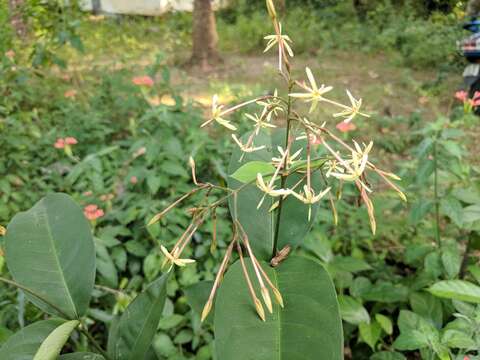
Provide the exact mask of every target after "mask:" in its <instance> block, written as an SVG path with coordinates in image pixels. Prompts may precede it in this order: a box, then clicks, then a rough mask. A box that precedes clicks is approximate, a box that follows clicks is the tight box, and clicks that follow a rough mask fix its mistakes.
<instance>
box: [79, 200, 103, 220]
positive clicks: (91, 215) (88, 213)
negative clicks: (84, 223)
mask: <svg viewBox="0 0 480 360" xmlns="http://www.w3.org/2000/svg"><path fill="white" fill-rule="evenodd" d="M83 214H84V215H85V217H86V218H87V219H88V220H90V221H95V220H97V219H98V218H101V217H102V216H103V215H105V213H104V212H103V210H102V209H100V208H99V207H98V206H97V205H95V204H90V205H87V206H85V207H84V208H83Z"/></svg>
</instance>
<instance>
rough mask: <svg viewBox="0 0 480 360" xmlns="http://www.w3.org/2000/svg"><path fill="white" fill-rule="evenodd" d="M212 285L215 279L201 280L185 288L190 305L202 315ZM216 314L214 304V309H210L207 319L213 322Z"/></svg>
mask: <svg viewBox="0 0 480 360" xmlns="http://www.w3.org/2000/svg"><path fill="white" fill-rule="evenodd" d="M212 286H213V281H200V282H198V283H196V284H194V285H191V286H189V287H187V288H185V289H184V292H185V295H186V296H187V301H188V303H189V305H190V306H191V308H192V309H193V310H194V311H195V312H196V313H197V314H198V315H199V316H201V315H202V311H203V307H204V306H205V303H206V302H207V300H208V296H209V295H210V291H211V290H212ZM214 314H215V304H214V305H213V306H212V310H210V314H209V315H208V316H207V318H206V319H205V321H207V322H209V323H213V319H214Z"/></svg>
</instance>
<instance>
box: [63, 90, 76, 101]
mask: <svg viewBox="0 0 480 360" xmlns="http://www.w3.org/2000/svg"><path fill="white" fill-rule="evenodd" d="M63 96H64V97H66V98H67V99H69V98H74V97H75V96H77V90H75V89H70V90H67V91H65V92H64V93H63Z"/></svg>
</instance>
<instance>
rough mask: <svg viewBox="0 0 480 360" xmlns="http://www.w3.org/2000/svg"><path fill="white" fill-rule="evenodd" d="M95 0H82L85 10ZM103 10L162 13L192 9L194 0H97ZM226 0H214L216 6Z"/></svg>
mask: <svg viewBox="0 0 480 360" xmlns="http://www.w3.org/2000/svg"><path fill="white" fill-rule="evenodd" d="M94 1H95V0H81V1H80V6H81V7H82V9H83V10H86V11H90V10H92V7H93V6H92V3H93V2H94ZM97 1H99V3H100V9H101V11H102V12H105V13H110V14H136V15H151V16H154V15H161V14H164V13H166V12H168V11H172V10H175V11H192V10H193V0H97ZM225 3H226V1H225V0H214V6H215V7H216V8H218V7H219V6H221V5H223V4H225Z"/></svg>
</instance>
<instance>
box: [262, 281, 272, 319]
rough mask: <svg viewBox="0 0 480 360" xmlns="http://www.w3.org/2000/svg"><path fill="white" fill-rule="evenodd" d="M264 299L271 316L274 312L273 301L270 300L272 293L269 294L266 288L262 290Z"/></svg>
mask: <svg viewBox="0 0 480 360" xmlns="http://www.w3.org/2000/svg"><path fill="white" fill-rule="evenodd" d="M262 297H263V301H264V302H265V305H267V309H268V311H269V312H270V314H271V313H272V312H273V307H272V299H271V298H270V293H269V292H268V289H267V288H266V287H265V286H264V287H263V288H262Z"/></svg>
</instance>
